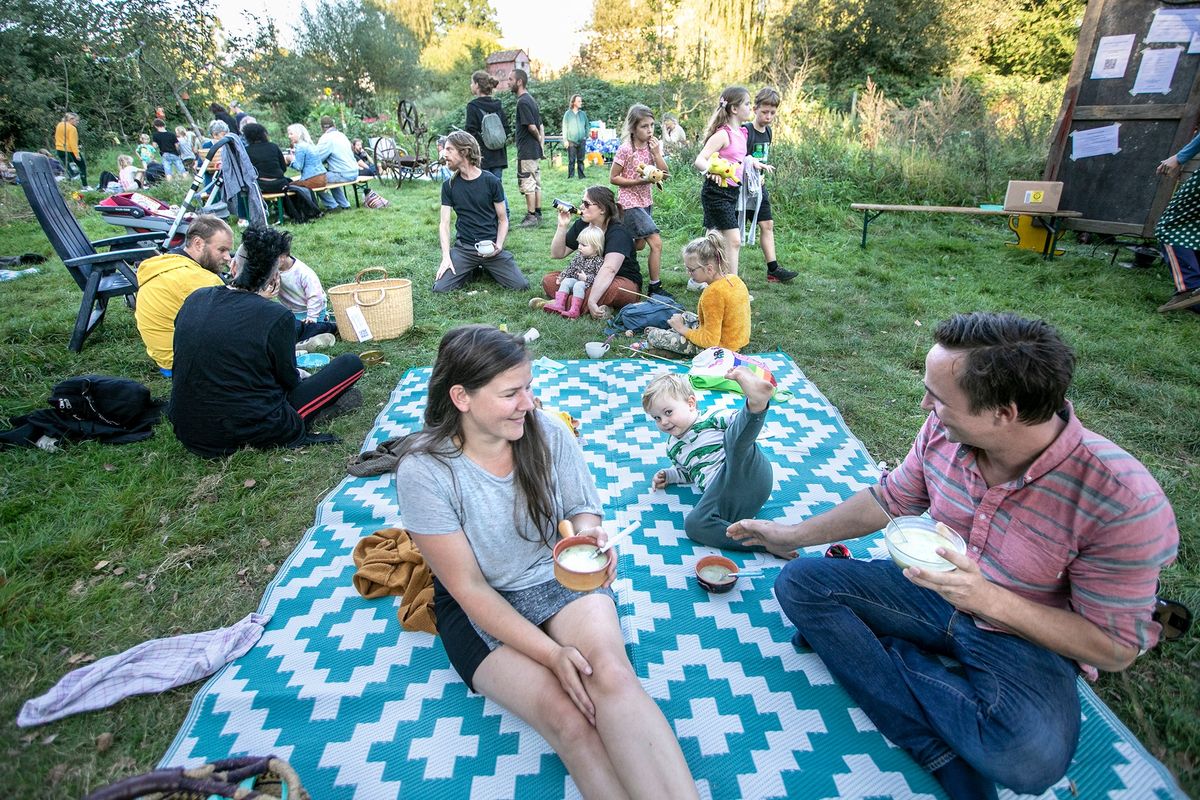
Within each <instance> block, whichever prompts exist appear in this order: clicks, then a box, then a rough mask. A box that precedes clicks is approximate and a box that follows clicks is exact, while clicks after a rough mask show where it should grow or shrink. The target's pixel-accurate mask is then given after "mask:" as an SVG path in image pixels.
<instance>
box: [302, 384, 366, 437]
mask: <svg viewBox="0 0 1200 800" xmlns="http://www.w3.org/2000/svg"><path fill="white" fill-rule="evenodd" d="M362 404H363V396H362V392H360V391H359V390H358V389H357V388H356V387H353V386H352V387H350V388H349V389H347V390H346V391H345V392H343V393H342V396H341V397H339V398H338V399H337V400H334V401H333V402H332V403H330V404H329V405H327V406H325V407H324V408H322V409H321V410H320V411H318V412H317V413H316V414H313V416H312V419H310V420H309V421H308V427H309V429H310V430H311V429H312V428H315V427H317V426H318V425H323V424H324V423H326V422H329V420H331V419H336V418H337V417H340V416H342V415H343V414H349V413H350V412H351V411H353V410H354V409H356V408H361V407H362Z"/></svg>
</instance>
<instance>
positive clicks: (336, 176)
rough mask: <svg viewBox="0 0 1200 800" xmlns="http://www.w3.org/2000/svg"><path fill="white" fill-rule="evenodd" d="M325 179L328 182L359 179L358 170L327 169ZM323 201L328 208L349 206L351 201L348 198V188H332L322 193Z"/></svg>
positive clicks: (347, 181) (346, 181)
mask: <svg viewBox="0 0 1200 800" xmlns="http://www.w3.org/2000/svg"><path fill="white" fill-rule="evenodd" d="M325 180H326V181H327V182H328V183H349V182H350V181H356V180H358V170H355V171H354V172H332V171H326V173H325ZM321 202H322V203H323V204H324V206H325V207H326V208H339V207H340V208H349V207H350V201H349V200H347V199H346V190H345V189H343V188H342V187H340V186H339V187H337V188H336V189H330V190H329V191H327V192H325V193H324V194H323V195H321Z"/></svg>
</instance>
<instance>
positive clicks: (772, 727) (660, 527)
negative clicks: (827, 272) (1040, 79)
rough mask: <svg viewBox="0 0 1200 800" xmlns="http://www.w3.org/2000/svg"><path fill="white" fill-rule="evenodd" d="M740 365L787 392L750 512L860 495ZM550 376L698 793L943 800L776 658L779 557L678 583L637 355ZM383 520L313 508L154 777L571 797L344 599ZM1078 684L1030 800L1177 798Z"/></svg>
mask: <svg viewBox="0 0 1200 800" xmlns="http://www.w3.org/2000/svg"><path fill="white" fill-rule="evenodd" d="M760 357H761V358H763V359H764V360H765V361H766V362H767V363H768V364H769V365H770V367H771V370H772V372H773V373H774V374H775V376H776V378H777V379H778V381H779V384H780V386H781V387H782V388H785V389H789V390H791V391H792V392H793V394H794V396H793V397H792V398H791V399H790V400H788V401H787V402H784V403H776V404H773V405H772V407H771V409H770V411H769V412H768V417H767V422H766V425H765V426H764V429H763V432H762V434H761V436H760V438H759V442H760V444H761V445H762V447H763V449H764V450H765V451H766V452H767V454H768V456H769V457H770V459H771V461H772V463H773V466H774V471H775V487H774V491H773V492H772V496H771V499H770V501H769V502H768V504H767V506H766V507H764V509H763V511H762V512H761V513H760V514H759V516H760V517H761V518H764V519H777V520H790V521H796V520H800V519H803V518H805V517H807V516H810V515H812V514H815V513H819V512H821V511H823V510H825V509H827V508H829V507H831V506H832V505H834V504H835V503H837V502H838V501H839V500H841V499H842V498H844V497H846V496H848V495H850V494H852V493H853V492H855V491H856V490H858V489H860V488H862V487H863V486H866V485H869V484H871V483H874V482H875V480H876V478H877V475H878V469H877V467H876V465H875V464H874V462H873V461H872V460H871V458H870V457H869V455H868V454H867V452H866V448H865V447H863V445H862V443H861V442H860V441H859V440H858V439H857V438H856V437H855V436H854V435H853V434H852V433H851V432H850V430H849V429H848V428H847V426H846V424H845V422H844V421H843V420H842V417H841V415H840V414H839V413H838V411H837V409H835V408H834V407H833V406H832V405H831V404H830V403H829V401H828V400H827V399H826V398H825V397H824V395H822V394H821V392H820V391H819V390H818V389H817V387H816V386H814V385H813V384H812V383H811V382H809V381H808V380H807V379H806V378H805V376H804V374H803V373H802V372H801V371H800V369H799V368H798V367H797V366H796V364H795V363H794V362H793V361H792V360H791V359H790V358H789V357H788V356H787V355H785V354H782V353H771V354H766V355H763V356H760ZM563 366H564V367H565V369H561V370H557V369H551V368H548V367H546V366H543V365H541V364H537V365H535V369H534V386H535V391H536V395H537V396H538V397H539V398H540V399H541V400H542V401H543V402H544V403H545V405H546V406H548V407H551V408H555V409H560V410H563V411H568V412H570V413H571V414H572V415H573V416H575V417H576V418H577V419H579V420H580V421H581V427H582V439H581V442H582V444H583V449H584V452H585V455H586V458H587V462H588V465H589V468H590V469H591V472H592V475H593V477H594V478H595V481H596V484H597V486H598V488H599V490H600V496H601V498H602V500H603V501H604V506H605V517H606V519H607V520H609V521H610V522H609V524H608V530H609V531H610V532H615V531H616V530H619V529H620V528H621V527H623V526H624V525H625V524H626V523H628V522H633V521H636V522H637V523H638V524H639V527H638V529H637V531H636V532H635V533H634V534H633V535H632V536H630V537H629V538H627V539H625V540H624V541H623V542H622V543H621V544H620V545H619V546H618V551H619V572H618V576H619V577H618V579H617V580H616V582H615V583H614V585H613V588H614V590H615V592H616V596H617V601H618V608H619V613H620V617H621V625H622V630H623V632H624V635H625V641H626V647H627V650H628V652H629V656H630V659H631V661H632V662H633V665H634V668H635V670H636V671H637V674H638V676H639V678H640V679H641V681H642V683H643V685H644V686H645V688H646V691H647V692H648V693H649V694H650V696H651V697H653V698H654V699H655V701H656V702H657V703H658V704H659V706H660V707H661V708H662V710H663V713H664V714H665V715H666V717H667V719H668V720H669V721H670V722H671V724H672V725H673V726H674V728H675V732H676V734H677V735H678V737H679V741H680V744H681V746H682V748H683V752H684V755H685V756H686V758H687V760H688V764H689V766H690V767H691V770H692V774H693V776H694V777H695V778H696V781H697V785H698V787H699V789H700V793H701V796H702V797H709V798H770V797H790V798H840V799H841V800H856V799H865V798H897V799H898V798H938V797H942V793H941V791H940V788H939V787H938V786H937V784H936V782H935V781H934V780H933V779H932V778H931V777H930V776H929V775H928V774H927V773H926V772H925V771H924V770H922V769H921V768H920V767H919V766H918V765H917V764H915V763H914V762H913V761H912V759H910V758H909V757H908V755H907V754H906V753H904V752H903V751H901V750H900V749H898V748H896V747H894V746H893V745H892V744H891V743H890V742H888V741H887V740H886V739H885V738H884V737H883V736H882V735H881V734H879V733H878V731H876V730H875V727H874V726H873V725H872V724H871V722H870V720H868V719H867V717H866V715H864V714H863V713H862V711H860V710H859V709H858V708H857V707H855V706H854V704H853V703H852V702H851V701H850V700H849V698H848V696H847V695H846V694H845V693H844V692H843V691H842V689H841V688H840V687H839V686H838V685H837V684H836V683H834V682H833V680H832V679H831V677H830V675H829V673H828V671H827V670H826V669H825V666H824V664H822V662H821V660H820V659H819V658H818V657H817V656H816V655H815V654H813V653H812V652H811V651H808V650H797V649H796V648H795V647H793V646H792V644H791V642H790V639H791V635H792V632H793V631H792V628H791V625H790V624H789V623H788V622H787V620H786V618H784V616H783V614H782V612H781V611H780V609H779V606H778V604H777V603H776V601H775V597H774V595H773V593H772V591H771V586H772V582H773V580H774V576H775V575H776V574H778V571H779V568H780V567H781V566H782V562H780V561H778V560H777V559H775V558H773V557H771V556H769V555H760V554H736V553H725V555H728V556H730V557H731V558H733V559H734V560H735V561H737V562H738V563H739V564H741V565H742V566H743V568H761V569H762V570H763V573H764V574H763V577H761V578H750V579H745V578H744V579H742V580H740V581H739V582H738V584H737V586H736V587H735V588H734V589H733V591H731V592H729V593H727V594H723V595H709V594H707V593H706V592H704V591H703V590H702V589H701V588H700V587H699V586H697V585H696V583H695V581H694V580H693V579H690V578H689V576H691V575H692V569H693V565H694V564H695V562H696V560H697V559H698V558H699V557H701V556H703V555H706V554H708V553H712V552H717V551H715V550H713V549H711V548H705V547H701V546H699V545H696V544H694V543H693V542H691V541H690V540H689V539H687V537H686V536H685V535H684V533H683V517H684V515H685V513H686V512H687V510H688V509H689V508H691V507H692V505H693V504H694V503H695V501H696V499H697V495H696V493H695V492H694V490H692V489H691V488H689V487H678V486H672V487H669V488H668V489H667V490H665V491H658V492H654V491H651V490H650V488H649V485H650V478H651V476H652V475H653V474H654V472H655V471H656V470H658V469H661V468H662V467H663V466H665V465H666V457H665V443H664V436H663V434H661V433H659V432H658V431H657V430H655V429H654V428H653V426H652V424H651V423H650V421H649V420H648V418H647V417H646V415H645V413H644V412H643V411H642V407H641V392H642V389H643V388H644V387H645V385H646V384H647V383H648V382H649V380H650V379H651V378H652V377H653V376H654V375H655V374H656V373H658V372H661V371H662V370H664V369H672V367H671V366H670V365H666V364H662V363H659V362H650V361H643V360H609V361H568V362H564V363H563ZM428 377H429V368H427V367H425V368H418V369H413V370H410V371H409V372H408V373H406V374H405V376H404V377H403V378H402V379H401V380H400V383H399V384H398V385H397V387H396V389H395V390H394V391H393V393H392V395H391V397H390V399H389V401H388V403H387V404H386V406H385V408H384V409H383V411H382V412H381V413H380V415H379V417H378V419H377V420H376V424H375V427H374V428H373V429H372V431H371V432H370V434H369V435H368V436H367V438H366V441H365V442H364V445H363V449H364V450H369V449H374V447H375V446H376V445H377V444H378V443H379V442H382V441H384V440H386V439H389V438H392V437H395V436H399V435H402V434H404V433H407V432H409V431H412V430H415V429H417V428H418V427H419V426H420V424H421V422H420V420H421V414H422V410H423V407H424V402H425V390H426V382H427V380H428ZM741 402H742V398H741V396H740V395H735V394H730V393H721V392H707V391H706V392H700V404H701V408H702V409H703V410H708V409H713V408H725V409H736V408H737V407H738V406H739V405H740V404H741ZM399 524H401V520H400V518H399V511H398V507H397V502H396V495H395V485H394V477H393V476H392V475H383V476H378V477H374V478H351V477H347V478H346V479H344V480H343V481H342V482H341V483H340V484H338V486H337V487H335V489H334V490H333V491H332V492H331V493H330V494H329V495H328V496H326V497H325V499H324V500H323V501H322V502H321V504H320V505H319V506H318V508H317V510H316V519H315V524H314V525H313V527H312V528H310V529H309V530H308V531H307V533H306V534H305V536H304V538H303V540H302V541H301V542H300V544H299V545H298V546H297V548H296V550H295V551H294V552H293V553H292V554H291V555H290V556H289V558H288V560H287V561H286V562H285V563H284V564H283V566H282V568H281V569H280V570H279V572H278V575H277V577H276V578H275V579H274V580H273V581H272V583H271V584H270V586H269V587H268V588H267V591H266V593H265V595H264V598H263V601H262V604H261V606H260V612H261V613H264V614H270V615H271V621H270V623H269V624H268V625H267V627H266V631H265V633H264V634H263V636H262V638H261V639H260V640H259V642H258V643H257V644H256V645H255V647H253V648H252V649H251V650H250V651H249V652H248V653H246V654H245V655H244V656H242V657H241V658H239V659H238V660H237V661H235V662H233V663H231V664H229V665H228V666H226V667H225V668H224V669H222V670H221V671H220V672H218V673H217V674H216V675H215V676H213V677H212V678H211V679H210V680H209V681H208V682H207V683H206V684H205V685H204V687H203V688H202V689H201V690H200V691H199V693H198V694H197V696H196V698H195V700H194V701H193V703H192V707H191V709H190V711H189V713H188V716H187V719H186V720H185V721H184V724H183V726H182V728H181V730H180V732H179V734H178V735H177V737H176V739H175V741H174V742H173V743H172V745H171V747H170V749H169V750H168V751H167V753H166V755H165V756H164V757H163V759H162V762H161V764H160V766H164V767H166V766H179V765H195V764H198V763H201V762H204V761H211V760H214V759H217V758H224V757H227V756H231V755H240V754H256V755H262V754H267V753H274V754H276V755H278V756H280V757H282V758H284V759H286V760H287V761H289V762H290V763H291V764H292V766H293V767H295V768H296V769H297V771H298V772H299V774H300V776H301V777H302V779H303V782H304V784H305V786H306V788H307V789H308V790H309V792H310V793H311V794H312V796H313V797H314V798H318V799H319V800H342V799H345V800H350V799H351V798H353V800H385V799H387V798H400V797H406V798H467V797H471V798H508V797H512V798H521V799H522V800H525V799H526V798H576V797H579V792H578V790H577V789H576V788H575V786H574V784H573V783H572V781H571V779H570V776H568V775H567V773H566V771H565V769H564V768H563V766H562V762H561V761H560V760H559V759H558V757H557V756H556V755H555V754H554V753H553V751H551V750H550V748H549V747H548V746H547V745H546V743H545V741H544V740H543V739H542V738H541V737H540V736H539V735H538V734H537V733H535V732H534V731H533V729H532V728H530V727H529V726H528V725H526V724H525V723H524V722H522V721H521V720H519V719H517V718H516V717H515V716H513V715H512V714H509V713H508V712H506V711H504V710H503V709H501V708H500V707H498V706H497V705H496V704H494V703H492V702H490V701H487V700H484V699H483V698H482V697H479V696H478V695H474V694H472V693H470V692H469V691H468V690H467V688H466V686H465V685H464V684H463V683H462V681H461V680H459V678H458V676H457V675H456V674H455V673H454V671H453V670H452V669H451V668H450V665H449V662H448V661H447V659H446V654H445V651H444V650H443V649H442V646H441V643H440V640H439V639H438V638H437V637H434V636H430V635H428V634H424V633H409V632H405V631H403V630H401V628H400V625H399V622H398V621H397V618H396V608H397V605H398V598H383V599H378V600H365V599H363V598H362V597H360V596H359V595H358V593H357V592H356V591H355V590H354V588H353V586H352V585H351V580H350V579H351V576H352V575H353V573H354V565H353V562H352V560H351V551H352V549H353V547H354V545H355V543H356V542H357V541H358V540H359V539H360V538H361V537H363V536H365V535H368V534H370V533H372V532H373V531H375V530H377V529H379V528H383V527H388V526H394V525H399ZM848 545H849V547H850V550H851V552H852V554H853V556H854V557H855V558H887V552H886V549H885V548H884V546H883V543H882V540H881V534H876V535H874V536H871V537H864V538H863V539H860V540H857V541H855V542H851V543H848ZM823 551H824V548H823V547H820V548H812V549H811V551H810V552H805V553H802V556H806V557H820V555H821V554H822V552H823ZM1079 691H1080V698H1081V701H1082V707H1083V728H1082V734H1081V738H1080V744H1079V749H1078V751H1077V753H1076V757H1075V760H1074V763H1073V764H1072V766H1071V769H1070V771H1069V772H1068V777H1067V778H1064V779H1063V780H1062V781H1061V782H1060V783H1059V784H1058V785H1056V786H1054V787H1052V788H1051V789H1050V790H1049V791H1047V792H1046V793H1045V794H1044V795H1043V797H1044V798H1058V799H1059V800H1072V799H1073V798H1075V797H1082V798H1099V797H1105V798H1157V799H1158V800H1169V799H1170V798H1181V797H1184V795H1183V793H1182V792H1181V791H1180V790H1179V789H1178V787H1177V786H1176V784H1175V782H1174V780H1173V778H1172V777H1171V776H1170V774H1169V773H1168V772H1167V770H1166V769H1165V768H1163V767H1162V765H1161V764H1159V763H1158V762H1157V761H1155V760H1154V759H1153V758H1152V757H1151V756H1150V755H1149V754H1148V753H1147V752H1146V751H1145V749H1144V748H1143V747H1142V746H1141V744H1140V743H1138V741H1137V740H1136V739H1135V738H1134V737H1133V735H1132V734H1131V733H1130V732H1129V731H1128V729H1126V728H1125V726H1124V725H1122V724H1121V722H1120V721H1119V720H1118V719H1117V718H1116V717H1115V716H1114V715H1113V714H1112V712H1111V711H1109V710H1108V709H1107V708H1106V707H1105V706H1104V705H1103V703H1101V702H1100V700H1099V698H1097V697H1096V695H1095V694H1094V693H1093V692H1092V691H1091V689H1090V688H1088V687H1087V685H1086V684H1085V683H1084V682H1083V681H1082V680H1081V681H1080V682H1079ZM1072 784H1073V786H1074V791H1075V792H1078V794H1075V793H1074V792H1073V791H1072ZM1001 796H1002V797H1013V796H1014V795H1013V794H1012V793H1011V792H1007V791H1003V790H1002V792H1001Z"/></svg>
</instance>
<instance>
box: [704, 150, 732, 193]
mask: <svg viewBox="0 0 1200 800" xmlns="http://www.w3.org/2000/svg"><path fill="white" fill-rule="evenodd" d="M708 174H709V175H717V176H720V178H721V181H720V184H719V185H721V186H736V185H737V171H736V169H735V167H734V166H733V163H732V162H730V161H726V160H725V159H723V158H721V157H720V156H719V155H717V154H716V153H713V154H712V155H711V156H710V157H709V159H708Z"/></svg>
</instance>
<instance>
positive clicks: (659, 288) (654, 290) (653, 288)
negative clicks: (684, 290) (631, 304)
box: [646, 283, 675, 301]
mask: <svg viewBox="0 0 1200 800" xmlns="http://www.w3.org/2000/svg"><path fill="white" fill-rule="evenodd" d="M646 294H648V295H651V296H653V295H656V294H657V295H660V296H662V297H665V298H667V299H668V300H671V301H674V300H675V295H673V294H671V293H670V292H668V291H667V290H666V289H664V288H663V285H662V284H661V283H652V284H650V288H649V290H647V292H646Z"/></svg>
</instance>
